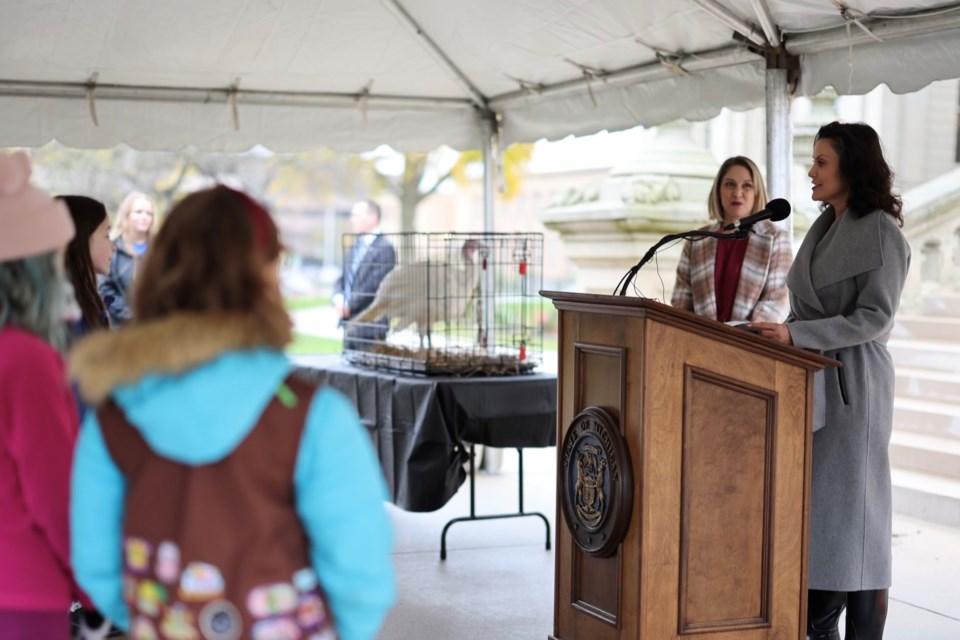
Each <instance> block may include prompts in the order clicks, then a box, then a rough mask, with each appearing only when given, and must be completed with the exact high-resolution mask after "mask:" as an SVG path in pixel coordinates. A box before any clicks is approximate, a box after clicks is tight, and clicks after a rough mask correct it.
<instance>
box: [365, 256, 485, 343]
mask: <svg viewBox="0 0 960 640" xmlns="http://www.w3.org/2000/svg"><path fill="white" fill-rule="evenodd" d="M483 248H484V245H483V243H481V242H480V241H478V240H475V239H473V238H471V239H468V240H466V241H465V242H464V243H463V246H461V248H460V251H459V252H458V253H457V256H458V259H457V260H454V261H452V262H450V263H445V262H437V261H425V262H415V263H411V264H401V265H397V266H396V267H395V268H394V269H393V270H392V271H391V272H390V273H389V274H387V276H386V277H385V278H384V279H383V281H382V282H381V283H380V286H379V287H378V288H377V293H376V296H375V297H374V299H373V302H372V303H371V304H370V306H369V307H367V308H366V309H365V310H364V311H363V312H362V313H360V314H359V315H358V316H356V317H355V318H352V319H351V320H352V322H355V323H364V322H375V321H376V320H378V319H379V318H381V317H383V316H387V317H388V318H390V331H392V332H396V331H402V330H404V329H406V328H407V327H409V326H410V325H414V324H415V325H416V326H417V333H418V334H419V335H420V348H421V349H422V348H423V344H424V342H423V339H424V336H426V338H427V345H428V346H432V345H431V341H430V332H431V328H432V327H433V325H434V323H436V322H440V321H443V322H445V323H447V325H448V326H449V325H450V324H451V323H454V322H455V321H457V320H459V319H460V318H462V317H463V315H464V314H465V313H466V311H467V306H468V305H469V303H470V301H471V300H472V299H473V297H474V295H475V293H476V291H477V288H478V285H479V282H480V272H481V269H480V264H479V262H480V259H479V258H480V254H481V250H482V249H483Z"/></svg>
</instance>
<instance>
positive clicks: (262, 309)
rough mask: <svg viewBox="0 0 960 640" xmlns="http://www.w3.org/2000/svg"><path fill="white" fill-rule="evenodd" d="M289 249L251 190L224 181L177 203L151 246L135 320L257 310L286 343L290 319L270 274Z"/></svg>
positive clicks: (137, 285) (138, 286)
mask: <svg viewBox="0 0 960 640" xmlns="http://www.w3.org/2000/svg"><path fill="white" fill-rule="evenodd" d="M281 249H282V246H281V244H280V237H279V233H278V231H277V227H276V225H275V224H274V223H273V220H272V219H271V218H270V215H269V214H268V213H267V212H266V210H264V209H263V207H261V206H260V205H259V204H257V203H256V202H255V201H254V200H252V199H251V198H250V197H248V196H247V195H246V194H244V193H241V192H239V191H235V190H233V189H231V188H229V187H225V186H223V185H218V186H216V187H213V188H212V189H206V190H203V191H198V192H196V193H193V194H190V195H188V196H187V197H185V198H184V199H183V200H181V201H180V202H178V203H177V205H176V206H174V207H173V209H172V210H171V211H170V214H169V216H167V219H166V221H165V222H164V224H163V226H162V227H161V229H160V232H159V233H158V234H157V237H156V238H155V239H154V241H153V243H152V244H151V245H150V249H149V250H148V251H147V255H146V261H145V262H144V264H143V267H142V270H141V271H140V273H139V274H138V277H137V281H136V282H135V286H134V295H133V309H134V317H135V318H136V319H137V321H139V322H144V321H149V320H153V319H159V318H162V317H165V316H168V315H170V314H173V313H178V312H188V313H201V314H244V315H247V316H250V315H252V316H253V317H255V318H257V320H258V321H259V322H260V323H261V324H262V325H264V326H266V327H269V328H271V329H272V331H270V335H274V336H278V341H282V343H283V344H286V343H288V342H289V341H290V339H291V337H292V335H291V323H290V317H289V316H288V315H287V312H286V310H285V309H284V307H283V300H282V298H281V296H280V291H279V287H277V286H275V285H274V284H272V283H268V282H267V281H266V277H265V269H266V268H267V266H268V265H270V264H272V263H274V262H276V260H277V259H278V257H279V256H280V252H281ZM271 346H275V347H280V346H283V345H282V344H273V345H271Z"/></svg>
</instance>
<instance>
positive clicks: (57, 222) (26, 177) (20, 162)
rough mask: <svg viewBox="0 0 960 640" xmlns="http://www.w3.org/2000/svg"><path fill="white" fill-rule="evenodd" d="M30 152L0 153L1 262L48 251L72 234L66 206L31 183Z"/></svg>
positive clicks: (71, 221) (68, 240)
mask: <svg viewBox="0 0 960 640" xmlns="http://www.w3.org/2000/svg"><path fill="white" fill-rule="evenodd" d="M30 173H31V168H30V156H28V155H27V154H26V153H25V152H23V151H17V152H15V153H0V262H9V261H11V260H20V259H22V258H30V257H32V256H36V255H40V254H43V253H49V252H51V251H55V250H57V249H60V248H61V247H64V246H66V244H67V243H68V242H70V239H71V238H73V233H74V228H73V219H72V218H70V212H69V211H67V206H66V205H65V204H64V203H63V202H61V201H59V200H54V199H53V198H51V197H50V196H49V195H47V194H46V193H44V192H43V191H41V190H40V189H37V188H36V187H35V186H33V185H32V184H30Z"/></svg>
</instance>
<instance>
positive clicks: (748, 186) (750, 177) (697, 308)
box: [670, 156, 793, 322]
mask: <svg viewBox="0 0 960 640" xmlns="http://www.w3.org/2000/svg"><path fill="white" fill-rule="evenodd" d="M766 202H767V190H766V188H765V187H764V184H763V177H762V176H761V175H760V170H759V169H758V168H757V165H756V164H754V163H753V161H752V160H750V159H749V158H745V157H743V156H734V157H732V158H728V159H727V160H726V161H725V162H724V163H723V164H722V165H721V166H720V171H718V172H717V177H716V178H715V179H714V181H713V186H712V187H711V188H710V198H709V200H708V205H709V211H710V217H711V218H712V219H713V222H712V223H711V224H710V225H708V226H706V227H704V229H706V230H709V231H720V229H721V227H723V225H726V224H729V223H731V222H736V221H737V220H740V219H741V218H745V217H747V216H749V215H751V214H753V213H756V212H757V211H760V210H761V209H762V208H763V206H764V205H765V204H766ZM792 263H793V251H792V250H791V247H790V237H789V235H788V234H787V233H786V232H785V231H784V230H783V229H781V228H780V227H778V226H777V225H775V224H774V223H772V222H770V221H766V220H765V221H763V222H759V223H757V224H756V225H754V226H753V228H752V229H751V233H750V235H749V236H748V237H747V238H743V239H741V240H723V241H720V240H718V239H716V238H704V239H701V240H696V241H690V240H688V241H687V242H686V243H685V244H684V247H683V255H682V256H681V257H680V264H679V266H678V267H677V281H676V284H675V285H674V287H673V297H672V299H671V301H670V303H671V304H672V305H673V306H675V307H679V308H680V309H684V310H686V311H692V312H694V313H696V314H697V315H701V316H706V317H708V318H711V319H713V320H717V321H719V322H732V321H733V322H736V321H739V322H751V321H758V322H761V321H762V322H782V321H783V320H784V318H786V316H787V310H788V306H789V305H788V301H787V289H786V278H787V271H789V270H790V265H791V264H792Z"/></svg>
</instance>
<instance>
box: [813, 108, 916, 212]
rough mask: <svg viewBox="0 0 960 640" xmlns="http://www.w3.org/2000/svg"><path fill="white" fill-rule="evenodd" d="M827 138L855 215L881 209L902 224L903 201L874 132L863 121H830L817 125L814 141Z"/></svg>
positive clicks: (851, 209)
mask: <svg viewBox="0 0 960 640" xmlns="http://www.w3.org/2000/svg"><path fill="white" fill-rule="evenodd" d="M818 140H829V141H830V144H831V146H833V149H834V151H836V152H837V155H838V156H840V175H841V176H842V177H843V181H844V182H845V183H846V186H847V191H848V194H847V207H848V208H849V209H850V211H851V212H852V213H853V214H854V215H856V216H865V215H868V214H870V213H873V212H874V211H877V210H880V211H885V212H886V213H888V214H890V215H891V216H893V218H894V219H895V220H896V221H897V224H898V225H899V226H901V227H902V226H903V201H902V200H901V199H900V196H899V195H897V194H896V193H894V192H893V169H891V168H890V165H889V164H887V161H886V159H885V158H884V157H883V146H882V145H881V144H880V137H879V136H878V135H877V132H876V131H875V130H874V129H873V127H871V126H870V125H868V124H865V123H863V122H831V123H830V124H825V125H823V126H822V127H820V130H819V131H818V132H817V137H816V138H815V139H814V144H816V142H817V141H818Z"/></svg>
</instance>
